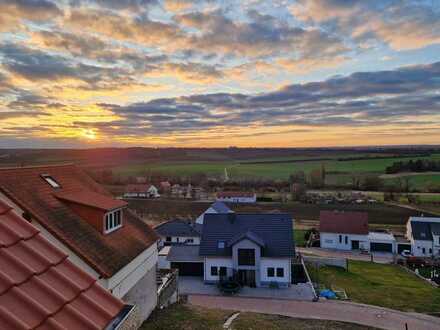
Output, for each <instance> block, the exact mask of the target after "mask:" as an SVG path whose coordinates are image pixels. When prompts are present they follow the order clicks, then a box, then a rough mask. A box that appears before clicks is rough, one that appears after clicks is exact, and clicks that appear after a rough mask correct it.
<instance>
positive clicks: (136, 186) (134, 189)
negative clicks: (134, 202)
mask: <svg viewBox="0 0 440 330" xmlns="http://www.w3.org/2000/svg"><path fill="white" fill-rule="evenodd" d="M150 187H151V184H145V183H132V184H128V185H126V186H125V192H128V193H146V192H147V191H148V189H150Z"/></svg>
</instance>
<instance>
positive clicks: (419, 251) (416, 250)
mask: <svg viewBox="0 0 440 330" xmlns="http://www.w3.org/2000/svg"><path fill="white" fill-rule="evenodd" d="M411 248H412V253H413V255H415V256H416V257H429V256H431V255H432V253H429V249H432V248H433V246H432V241H420V240H412V241H411ZM423 248H425V253H423ZM431 252H434V251H431Z"/></svg>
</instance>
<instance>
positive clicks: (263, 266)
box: [260, 258, 291, 284]
mask: <svg viewBox="0 0 440 330" xmlns="http://www.w3.org/2000/svg"><path fill="white" fill-rule="evenodd" d="M290 264H291V260H290V258H261V263H260V281H261V282H279V283H288V284H289V283H291V268H290ZM269 267H273V268H275V269H274V271H275V275H274V277H267V268H269ZM277 268H283V269H284V277H277Z"/></svg>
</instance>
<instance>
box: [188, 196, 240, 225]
mask: <svg viewBox="0 0 440 330" xmlns="http://www.w3.org/2000/svg"><path fill="white" fill-rule="evenodd" d="M228 213H234V211H232V210H231V209H230V208H229V207H228V206H227V205H226V204H225V203H222V202H219V201H217V202H214V203H213V204H212V205H211V206H210V207H209V208H208V209H207V210H206V211H205V212H203V213H202V214H201V215H200V216H199V217H198V218H197V219H196V223H197V224H201V225H202V224H203V219H204V217H205V214H228Z"/></svg>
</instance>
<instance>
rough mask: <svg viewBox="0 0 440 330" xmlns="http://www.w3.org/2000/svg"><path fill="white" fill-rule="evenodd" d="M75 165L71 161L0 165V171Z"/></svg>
mask: <svg viewBox="0 0 440 330" xmlns="http://www.w3.org/2000/svg"><path fill="white" fill-rule="evenodd" d="M72 165H73V166H77V165H76V164H75V163H73V162H66V163H59V164H46V165H27V166H8V167H0V171H4V170H18V169H28V168H43V167H63V166H72Z"/></svg>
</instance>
